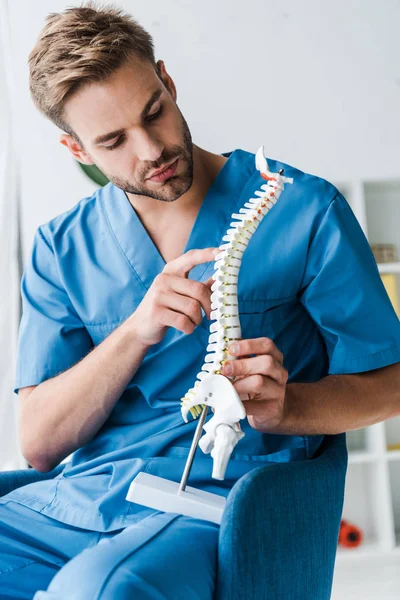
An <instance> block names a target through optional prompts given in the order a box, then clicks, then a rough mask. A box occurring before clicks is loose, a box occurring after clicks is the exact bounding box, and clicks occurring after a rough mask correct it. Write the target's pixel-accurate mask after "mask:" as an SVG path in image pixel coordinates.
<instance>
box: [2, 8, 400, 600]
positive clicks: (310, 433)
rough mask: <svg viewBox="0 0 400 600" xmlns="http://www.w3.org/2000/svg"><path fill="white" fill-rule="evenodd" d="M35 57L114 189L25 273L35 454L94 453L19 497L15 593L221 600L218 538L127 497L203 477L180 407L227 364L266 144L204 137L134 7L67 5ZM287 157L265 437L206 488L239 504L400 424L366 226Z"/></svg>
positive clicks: (246, 295) (24, 436) (275, 259)
mask: <svg viewBox="0 0 400 600" xmlns="http://www.w3.org/2000/svg"><path fill="white" fill-rule="evenodd" d="M29 65H30V87H31V92H32V96H33V99H34V101H35V103H36V105H37V106H38V108H39V109H40V110H41V111H42V112H43V113H44V114H45V115H46V116H47V117H49V118H50V119H51V120H52V121H53V122H54V123H55V124H56V125H58V126H59V127H60V128H61V129H62V131H63V132H64V133H63V134H62V135H61V143H62V144H64V145H65V146H66V147H67V148H68V149H69V150H70V152H71V153H72V154H73V155H74V156H75V158H77V159H78V160H79V161H80V162H82V163H84V164H93V163H95V164H96V165H97V166H98V167H99V168H100V169H101V170H102V171H103V172H104V173H105V174H106V175H107V177H108V179H109V180H110V182H111V183H110V184H108V185H107V186H105V187H104V188H103V189H100V190H99V191H97V192H96V193H95V194H93V196H92V197H90V198H85V199H83V200H82V201H81V202H79V203H78V204H77V205H76V206H74V207H73V208H72V209H71V210H70V211H68V212H67V213H65V214H62V215H60V216H58V217H56V218H55V219H53V220H52V221H50V222H49V223H47V224H45V225H42V226H41V227H39V228H38V230H37V232H36V236H35V241H34V245H33V249H32V255H31V260H30V262H29V263H28V265H27V267H26V270H25V273H24V276H23V280H22V296H23V318H22V322H21V328H20V338H19V350H18V367H17V378H16V384H15V388H16V391H19V398H20V438H21V446H22V449H23V452H24V455H25V457H26V458H27V460H28V461H29V463H30V464H31V465H32V466H33V467H35V468H36V469H38V470H39V471H48V470H50V469H52V468H53V467H54V466H55V465H57V464H58V463H59V462H60V461H61V460H62V459H64V458H65V457H67V456H69V455H70V454H72V453H73V455H72V458H71V460H70V461H69V462H68V463H67V465H66V467H65V469H64V471H63V473H62V474H60V475H59V476H57V477H56V478H55V479H52V480H49V481H44V482H38V483H34V484H30V485H28V486H25V487H23V488H20V489H19V490H16V491H14V492H12V493H11V494H8V495H7V496H5V497H4V498H2V499H1V502H0V574H1V575H0V597H1V598H14V597H16V596H18V597H20V598H31V597H32V594H33V593H34V592H35V591H37V593H36V595H35V599H36V600H38V599H42V598H43V599H45V598H52V599H54V598H57V599H58V598H84V599H85V600H87V599H89V598H100V597H101V598H103V599H104V598H119V597H124V598H125V597H135V598H173V599H177V598H183V597H185V598H202V599H207V598H212V595H213V590H214V583H215V566H216V547H217V537H218V527H217V526H216V525H214V524H212V523H207V522H206V521H200V520H197V519H189V518H185V517H182V516H180V517H177V516H171V515H170V514H168V513H162V512H157V511H153V510H150V509H147V508H144V507H141V506H139V505H135V504H132V503H129V502H127V501H126V500H125V496H126V493H127V490H128V487H129V484H130V482H131V481H132V479H133V478H134V477H135V476H136V474H137V473H139V472H140V471H147V472H149V473H153V474H156V475H162V476H163V477H165V478H167V479H172V480H175V481H179V479H180V477H181V475H182V470H183V466H184V463H185V460H186V458H187V454H188V448H189V446H190V443H191V440H192V437H193V433H194V430H195V427H196V422H195V421H191V422H190V423H188V424H185V423H184V422H183V421H182V418H181V414H180V398H181V397H182V396H183V395H184V394H185V393H186V391H187V390H188V389H189V388H190V387H191V386H192V385H193V383H194V380H195V376H196V373H197V372H198V370H199V368H200V366H201V360H202V358H203V356H204V354H205V352H206V346H207V341H208V335H209V325H210V320H209V317H210V283H211V281H212V279H211V276H212V273H213V264H214V256H215V253H214V251H215V250H216V248H218V246H219V245H220V244H221V240H222V237H223V235H224V234H225V232H226V230H227V229H228V228H229V223H230V219H231V215H232V213H234V212H238V210H239V209H240V207H241V206H243V204H244V203H245V202H246V201H247V200H248V199H249V198H250V197H251V196H252V194H253V193H254V191H255V190H256V189H258V188H259V187H260V185H261V184H262V183H263V180H262V179H261V177H260V174H259V172H258V171H257V170H256V169H255V164H254V155H253V154H251V153H249V152H245V151H243V150H239V149H237V150H235V151H234V152H230V153H225V154H224V155H217V154H213V153H211V152H208V151H206V150H204V149H202V148H200V147H199V146H197V145H195V144H192V140H191V135H190V131H189V128H188V125H187V124H186V122H185V120H184V118H183V115H182V114H181V112H180V110H179V108H178V106H177V103H176V99H177V94H176V89H175V85H174V82H173V80H172V78H171V77H170V76H169V74H168V73H167V70H166V68H165V65H164V63H163V61H161V60H159V61H157V62H155V59H154V54H153V46H152V40H151V37H150V36H149V34H148V33H147V32H145V31H144V30H143V29H142V28H141V27H140V26H139V25H138V24H137V23H136V22H135V21H134V20H133V19H131V18H130V17H128V16H127V15H124V14H123V13H121V12H120V11H118V10H116V9H111V8H110V9H107V8H103V9H96V8H94V7H93V6H91V5H89V6H86V7H81V8H72V9H69V10H67V11H65V12H64V13H61V14H53V15H50V16H49V18H48V20H47V23H46V26H45V27H44V29H43V31H42V33H41V35H40V37H39V39H38V41H37V44H36V46H35V48H34V49H33V51H32V53H31V55H30V58H29ZM268 160H269V164H270V167H271V170H272V171H278V170H279V169H280V168H284V169H285V175H287V176H288V177H293V178H294V184H293V186H288V187H287V188H286V189H285V191H284V193H283V194H282V197H281V199H280V200H279V203H278V204H277V205H276V206H275V207H274V209H273V210H272V211H271V213H269V214H268V216H267V217H266V218H265V220H264V221H263V223H262V226H261V227H260V228H259V229H258V230H257V232H256V234H255V235H254V237H253V238H252V240H251V243H250V244H249V246H248V248H247V249H246V252H245V254H244V256H243V263H242V266H241V271H240V280H239V291H238V296H239V307H240V308H239V312H240V321H241V325H242V331H243V340H241V341H240V342H239V343H238V344H237V346H238V348H237V356H238V357H239V358H238V360H237V361H234V362H233V364H232V367H233V374H234V375H235V376H237V379H236V381H235V384H234V385H235V387H236V389H237V390H238V393H239V394H240V397H241V398H242V400H243V401H244V405H245V407H246V412H247V416H248V419H247V420H246V421H245V422H242V423H243V430H244V431H245V433H246V435H245V437H244V438H243V440H241V441H240V442H239V444H238V445H237V446H236V447H235V450H234V453H233V456H232V460H231V461H230V463H229V465H228V470H227V473H226V479H225V480H224V481H223V482H218V481H214V480H212V478H211V462H210V461H211V459H210V456H209V455H202V454H201V453H198V454H197V456H196V460H195V468H194V469H193V472H192V474H191V478H190V483H191V485H194V486H197V487H201V488H203V489H206V490H209V491H213V492H216V493H219V494H223V495H227V494H228V492H229V490H230V489H231V487H232V485H233V484H234V483H235V481H237V480H238V479H239V478H240V477H241V476H242V475H244V474H245V473H246V472H248V471H249V470H250V469H252V468H254V467H256V466H259V465H260V464H265V463H266V462H268V461H271V462H277V461H278V462H279V461H283V462H284V461H290V460H303V459H306V458H311V457H312V456H313V455H314V453H315V452H316V450H317V449H318V448H319V446H320V444H321V442H322V439H323V435H324V434H340V433H342V432H344V431H346V430H351V429H357V428H360V427H364V426H367V425H370V424H372V423H376V422H378V421H381V420H383V419H386V418H389V417H392V416H394V415H395V414H398V413H399V412H400V398H399V390H398V385H397V383H398V376H399V365H398V363H399V361H400V326H399V322H398V319H397V317H396V316H395V313H394V311H393V309H392V307H391V305H390V302H389V299H388V297H387V295H386V293H385V291H384V287H383V285H382V283H381V281H380V278H379V275H378V272H377V269H376V265H375V263H374V260H373V257H372V254H371V252H370V250H369V247H368V244H367V241H366V240H365V237H364V236H363V234H362V232H361V230H360V228H359V226H358V224H357V222H356V220H355V218H354V216H353V214H352V213H351V211H350V209H349V207H348V205H347V203H346V201H345V200H344V198H343V197H342V196H341V195H340V193H339V192H338V191H337V190H336V188H334V187H333V186H332V185H331V184H330V183H328V182H327V181H324V180H322V179H319V178H317V177H313V176H310V175H307V174H305V173H302V172H301V171H299V170H297V169H294V168H293V167H290V166H288V165H283V164H282V163H278V162H277V161H273V160H270V159H268ZM160 170H161V171H162V173H161V174H160V173H159V171H160ZM189 274H190V277H189ZM202 310H203V311H204V313H205V317H203V314H202ZM378 315H379V322H378ZM206 317H208V318H206ZM226 373H228V371H226ZM194 540H195V542H196V543H193V541H194ZM171 549H173V552H171ZM21 574H23V575H24V577H21ZM46 590H47V591H46Z"/></svg>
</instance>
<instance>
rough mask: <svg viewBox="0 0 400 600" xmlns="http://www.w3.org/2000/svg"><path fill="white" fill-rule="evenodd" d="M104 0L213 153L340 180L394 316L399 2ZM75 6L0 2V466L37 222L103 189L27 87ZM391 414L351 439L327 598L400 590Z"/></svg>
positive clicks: (45, 0) (5, 456) (14, 460)
mask: <svg viewBox="0 0 400 600" xmlns="http://www.w3.org/2000/svg"><path fill="white" fill-rule="evenodd" d="M115 4H117V5H118V6H120V7H121V8H123V9H125V10H127V11H128V12H130V13H131V14H132V15H133V16H134V17H135V18H136V19H137V20H138V21H139V22H140V23H141V24H142V25H143V26H144V27H145V28H146V29H147V30H148V31H149V32H150V33H151V34H152V36H153V38H154V43H155V50H156V59H157V60H158V59H163V60H164V61H165V65H166V68H167V70H168V72H169V74H170V75H171V76H172V78H173V79H174V81H175V84H176V87H177V93H178V98H177V102H178V105H179V107H180V109H181V111H182V113H183V114H184V116H185V118H186V120H187V122H188V124H189V127H190V129H191V132H192V137H193V140H194V142H195V143H196V144H198V145H200V146H201V147H204V148H206V149H207V150H210V151H213V152H219V153H222V152H227V151H231V150H234V149H235V148H243V149H245V150H248V151H251V152H255V151H256V150H257V149H258V148H259V146H260V145H261V144H264V147H265V153H266V155H267V157H271V158H275V159H278V160H281V161H284V162H286V163H289V164H292V165H294V166H296V167H297V168H300V169H302V170H304V171H306V172H309V173H313V174H316V175H319V176H321V177H325V178H326V179H328V180H330V181H332V182H333V183H334V184H335V185H337V186H338V187H339V188H340V189H341V191H342V192H343V193H344V194H345V196H346V198H347V199H348V201H349V202H350V204H351V206H352V208H353V210H354V212H355V214H356V216H357V218H358V220H359V221H360V224H361V226H362V227H363V229H364V232H365V234H366V235H367V237H368V240H369V242H370V244H371V246H372V248H373V251H374V254H375V257H376V260H377V262H378V263H379V269H380V271H381V275H382V278H383V279H384V283H385V286H386V289H387V290H388V293H389V295H390V297H391V300H392V302H393V305H394V306H395V309H396V310H397V311H398V310H399V305H398V298H399V279H400V231H399V225H400V163H399V157H400V135H399V134H400V116H399V115H400V36H399V24H400V2H399V0H384V1H383V2H382V1H379V0H364V1H362V0H358V1H357V0H336V2H321V1H317V0H303V1H302V2H297V1H296V0H281V1H280V2H276V1H273V0H252V2H242V1H240V0H229V1H228V0H219V1H218V2H216V1H215V0H203V1H202V2H195V1H192V0H174V2H171V1H170V2H167V1H166V0H152V2H146V1H145V0H137V1H136V2H133V0H119V1H118V2H115ZM78 5H80V2H73V1H72V2H64V1H62V0H51V1H50V0H41V1H40V2H32V0H16V1H15V0H13V1H11V0H0V90H1V93H0V127H1V133H2V135H1V136H0V271H1V274H0V276H1V284H0V353H1V360H0V470H6V469H13V468H20V467H25V466H26V463H25V461H24V459H23V458H22V456H21V454H20V450H19V446H18V440H17V426H16V411H17V402H18V398H17V396H15V395H14V394H13V379H14V369H15V350H16V339H17V331H18V324H19V319H20V299H19V282H20V278H21V274H22V269H23V267H24V263H25V261H26V259H27V256H28V255H29V253H30V249H31V245H32V240H33V235H34V232H35V229H36V228H37V227H38V225H40V224H42V223H45V222H46V221H48V220H49V219H51V218H52V217H54V216H56V215H57V214H59V213H61V212H63V211H65V210H67V209H69V208H71V207H72V206H73V205H75V204H76V203H77V202H79V200H81V199H82V198H83V197H85V196H88V195H91V194H92V193H93V191H94V190H95V189H96V187H98V184H96V183H95V182H94V181H92V180H91V179H90V178H89V177H88V176H87V175H86V174H85V173H83V171H82V170H81V169H80V168H79V166H78V164H77V163H76V162H75V161H74V159H73V158H72V156H71V154H70V153H69V152H68V150H67V149H66V148H65V147H64V146H61V144H60V143H59V134H60V131H58V130H57V128H56V127H55V125H53V124H52V123H51V122H50V121H47V120H46V119H45V118H44V117H43V116H42V115H41V114H39V112H38V111H37V110H36V109H35V107H34V105H33V102H32V100H31V98H30V94H29V87H28V67H27V57H28V54H29V52H30V50H31V49H32V47H33V45H34V43H35V40H36V38H37V36H38V34H39V31H40V29H41V28H42V26H43V24H44V19H45V17H46V16H47V15H48V14H49V13H50V12H59V11H62V10H64V9H65V8H67V7H69V6H78ZM305 201H306V199H305ZM366 326H368V324H366ZM399 419H400V418H399ZM399 419H398V418H395V419H392V420H391V422H388V423H384V424H378V425H376V426H373V427H369V428H367V429H365V430H359V431H356V432H352V433H351V434H350V435H349V437H348V444H349V451H350V464H349V471H348V483H347V487H346V499H345V508H344V513H343V517H344V518H346V519H347V521H348V526H349V527H350V529H349V530H348V532H350V533H351V535H350V533H349V535H346V533H344V535H343V539H342V543H341V547H340V551H339V555H338V560H337V570H336V572H335V585H334V597H335V598H337V599H338V598H340V599H341V600H349V599H350V598H361V597H362V598H370V597H371V598H372V597H373V598H376V597H377V596H378V594H379V596H380V598H382V599H384V600H391V599H392V598H398V597H399V592H398V590H399V589H400V421H399ZM352 527H354V529H351V528H352ZM363 586H364V587H363ZM310 600H311V599H310Z"/></svg>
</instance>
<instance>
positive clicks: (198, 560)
mask: <svg viewBox="0 0 400 600" xmlns="http://www.w3.org/2000/svg"><path fill="white" fill-rule="evenodd" d="M218 532H219V526H218V525H215V524H214V523H209V522H207V521H203V520H200V519H192V518H190V517H184V516H182V515H177V514H173V513H162V512H159V511H155V512H154V513H152V514H151V515H150V516H148V517H146V518H144V519H143V520H141V521H139V522H138V523H135V524H133V525H129V526H128V527H126V528H124V529H120V530H118V531H113V532H110V533H98V532H93V531H88V530H85V529H80V528H78V527H73V526H71V525H66V524H65V523H61V522H59V521H56V520H54V519H51V518H50V517H47V516H45V515H43V514H41V513H38V512H36V511H34V510H32V509H30V508H27V507H25V506H22V505H20V504H17V503H16V502H13V501H9V502H7V503H6V504H4V505H0V599H1V600H11V599H12V600H15V599H17V598H18V599H19V598H23V599H28V598H29V600H32V598H34V600H61V599H63V600H64V599H65V600H67V599H68V600H97V599H100V598H101V600H128V599H129V600H166V599H171V600H211V599H212V597H213V594H214V587H215V580H216V567H217V546H218ZM35 592H36V594H35Z"/></svg>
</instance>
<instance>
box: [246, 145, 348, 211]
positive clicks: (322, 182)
mask: <svg viewBox="0 0 400 600" xmlns="http://www.w3.org/2000/svg"><path fill="white" fill-rule="evenodd" d="M236 152H237V153H238V155H239V157H240V158H241V159H242V160H243V161H246V162H247V163H248V164H249V166H250V167H251V175H252V176H254V177H255V179H257V177H258V178H259V183H260V185H263V184H265V183H266V182H265V181H264V179H263V178H262V177H261V175H260V174H259V172H258V170H257V168H256V164H255V157H256V155H255V153H253V152H248V151H247V150H243V149H238V150H237V151H236ZM266 159H267V162H268V166H269V169H270V171H271V172H272V173H278V172H279V171H280V170H281V169H283V170H284V175H285V176H286V177H292V178H293V184H292V185H287V186H286V187H285V191H286V190H290V194H288V193H287V192H286V195H287V196H289V195H290V197H291V198H292V199H293V201H294V202H295V201H299V200H300V199H301V200H302V201H303V202H304V204H308V205H309V206H310V207H312V208H313V209H314V210H315V209H318V212H319V211H324V210H326V209H327V208H328V206H329V204H330V203H331V202H332V200H333V199H334V198H335V197H336V196H337V195H338V193H339V190H338V189H337V187H336V186H335V185H334V184H333V183H332V182H330V181H328V180H327V179H325V178H324V177H321V176H319V175H314V174H313V173H309V172H307V171H304V170H302V169H300V168H299V167H295V166H293V165H291V164H289V163H286V162H283V161H282V160H279V159H276V158H272V157H269V156H266Z"/></svg>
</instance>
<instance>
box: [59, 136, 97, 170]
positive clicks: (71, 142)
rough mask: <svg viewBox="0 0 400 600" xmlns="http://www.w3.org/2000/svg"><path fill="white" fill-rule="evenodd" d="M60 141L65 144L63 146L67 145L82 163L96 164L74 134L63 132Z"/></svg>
mask: <svg viewBox="0 0 400 600" xmlns="http://www.w3.org/2000/svg"><path fill="white" fill-rule="evenodd" d="M60 143H61V144H63V146H66V147H67V148H68V150H69V151H70V152H71V154H72V155H73V156H74V157H75V158H76V160H79V162H80V163H82V164H84V165H94V161H93V160H92V159H91V157H90V156H89V154H87V153H86V152H85V151H84V150H83V149H82V146H81V145H80V143H79V142H77V141H76V140H75V139H74V138H73V137H72V135H69V134H68V133H62V134H61V135H60Z"/></svg>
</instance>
